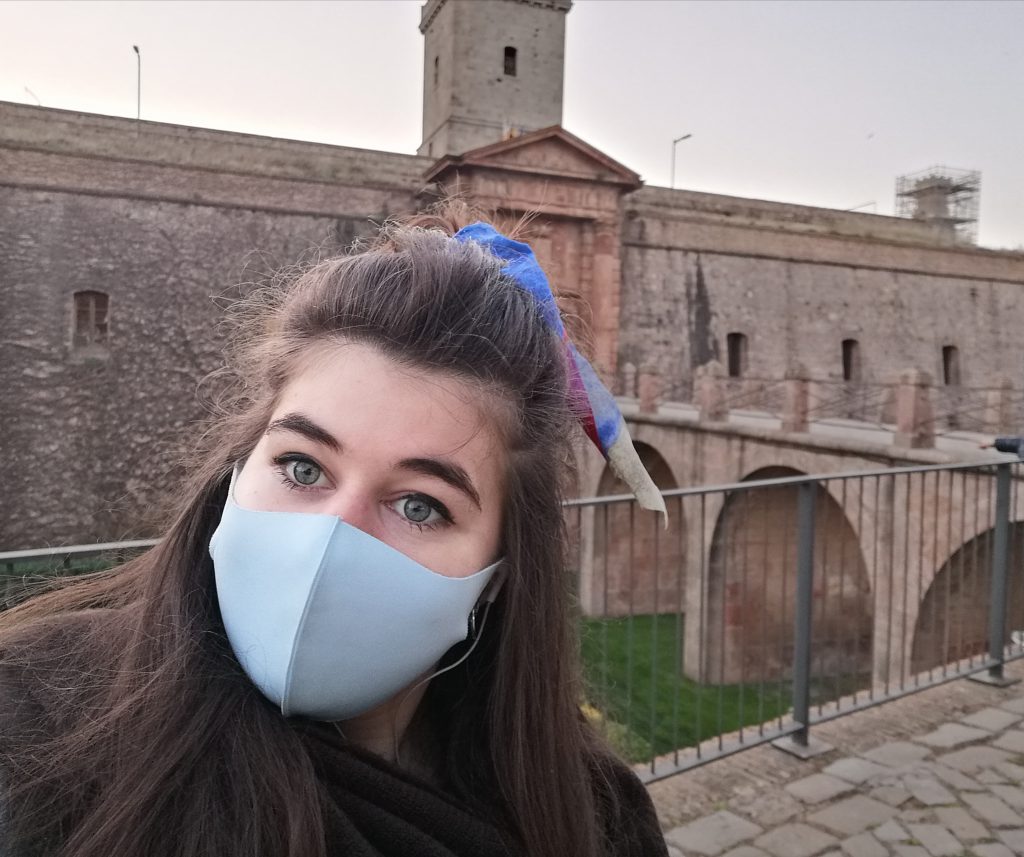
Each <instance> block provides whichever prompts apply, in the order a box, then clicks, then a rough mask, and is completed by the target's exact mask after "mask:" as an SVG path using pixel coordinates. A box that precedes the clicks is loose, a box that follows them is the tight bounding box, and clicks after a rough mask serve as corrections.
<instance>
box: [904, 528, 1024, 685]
mask: <svg viewBox="0 0 1024 857" xmlns="http://www.w3.org/2000/svg"><path fill="white" fill-rule="evenodd" d="M993 537H994V532H993V530H991V529H990V530H987V531H985V532H984V533H981V534H980V535H978V536H975V537H974V538H973V539H970V540H969V541H967V542H964V544H962V545H961V546H960V547H959V548H958V549H957V550H956V551H955V552H954V553H953V555H952V556H950V558H949V559H948V560H947V561H946V562H945V563H944V564H943V566H942V568H940V569H939V571H938V573H937V574H936V575H935V579H934V580H933V581H932V584H931V586H929V587H928V592H927V593H926V594H925V597H924V600H923V601H922V602H921V607H920V610H919V612H918V614H917V624H916V627H915V628H914V645H913V649H912V650H911V655H910V668H911V671H912V672H914V673H919V672H924V671H925V670H930V669H932V668H934V667H938V666H942V665H944V664H949V663H953V662H954V661H958V660H960V659H961V658H968V657H971V656H972V655H981V654H984V653H985V652H987V651H988V624H989V608H990V603H991V602H990V594H989V593H990V586H991V581H992V546H993V541H994V538H993ZM1005 609H1006V611H1007V613H1006V641H1005V642H1007V643H1009V642H1010V635H1011V634H1012V633H1013V632H1014V631H1022V630H1024V522H1020V521H1015V522H1013V523H1011V524H1010V532H1009V544H1008V553H1007V579H1006V604H1005Z"/></svg>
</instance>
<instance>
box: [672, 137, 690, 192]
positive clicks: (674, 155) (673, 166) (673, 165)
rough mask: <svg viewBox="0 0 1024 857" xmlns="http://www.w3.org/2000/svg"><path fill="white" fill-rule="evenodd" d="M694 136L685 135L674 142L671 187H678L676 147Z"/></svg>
mask: <svg viewBox="0 0 1024 857" xmlns="http://www.w3.org/2000/svg"><path fill="white" fill-rule="evenodd" d="M692 136H693V134H683V136H682V137H676V138H675V139H674V140H673V141H672V178H671V180H670V182H669V187H673V188H674V187H675V186H676V146H678V145H679V144H680V143H682V142H683V140H689V139H690V138H691V137H692Z"/></svg>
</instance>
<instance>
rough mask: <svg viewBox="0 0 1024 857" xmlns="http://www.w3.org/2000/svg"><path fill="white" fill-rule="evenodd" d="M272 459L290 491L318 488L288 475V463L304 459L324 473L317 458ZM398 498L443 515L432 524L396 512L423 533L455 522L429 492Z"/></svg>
mask: <svg viewBox="0 0 1024 857" xmlns="http://www.w3.org/2000/svg"><path fill="white" fill-rule="evenodd" d="M272 461H273V462H274V465H275V467H276V469H277V472H278V474H279V475H280V477H281V482H282V483H283V484H284V485H285V487H287V488H288V490H290V491H314V490H316V489H314V488H312V487H310V486H308V485H300V484H299V483H298V482H296V481H295V480H294V479H292V478H291V477H290V476H289V475H288V465H289V464H295V463H297V462H303V461H304V462H308V463H309V464H312V465H314V466H315V467H317V468H318V469H319V470H320V472H321V473H322V472H323V468H322V467H320V465H319V464H318V463H317V462H316V460H315V459H313V458H310V457H309V456H308V455H300V454H298V453H294V452H289V453H285V454H284V455H278V456H275V457H274V458H273V459H272ZM397 500H422V501H423V502H424V503H426V504H427V505H428V506H430V508H431V509H433V510H434V511H435V512H437V514H438V515H440V516H441V520H440V521H435V522H434V523H432V524H422V523H418V522H416V521H410V520H409V519H408V518H405V517H403V516H402V515H400V514H398V513H397V512H395V513H394V514H395V515H397V516H398V518H399V519H401V520H402V521H403V522H404V523H406V524H408V525H409V526H410V527H415V528H416V529H417V530H419V531H420V532H421V533H422V532H423V531H424V530H437V529H440V528H441V527H447V526H450V525H451V524H454V523H455V520H454V519H453V518H452V513H451V512H449V511H448V507H447V506H445V505H444V503H441V502H440V501H439V500H435V499H434V498H433V497H431V496H429V495H428V494H420V493H417V492H415V491H413V492H410V493H408V494H403V495H402V496H401V497H398V498H397Z"/></svg>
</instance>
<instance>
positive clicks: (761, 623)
mask: <svg viewBox="0 0 1024 857" xmlns="http://www.w3.org/2000/svg"><path fill="white" fill-rule="evenodd" d="M802 475H804V474H803V473H801V472H800V471H798V470H795V469H793V468H790V467H781V466H769V467H763V468H761V469H759V470H755V471H754V472H752V473H750V474H748V475H747V476H746V477H745V478H744V479H743V480H742V481H744V482H749V481H754V480H760V479H775V478H781V477H786V476H802ZM797 498H798V488H797V487H796V486H791V485H780V486H772V487H767V488H759V489H755V490H752V491H734V492H731V493H730V494H728V495H727V496H726V498H725V502H724V504H723V506H722V510H721V512H720V513H719V515H718V518H717V520H716V521H715V526H714V531H713V535H712V538H711V549H710V556H709V562H708V581H707V591H706V596H705V597H706V601H705V613H706V617H707V618H706V625H705V633H704V634H703V635H702V636H703V643H704V650H705V657H704V658H703V665H702V671H703V677H704V679H705V680H706V681H708V682H712V683H716V684H736V683H743V682H749V681H760V680H762V679H778V678H782V677H785V676H788V675H789V673H790V671H791V665H792V660H793V642H794V631H793V622H794V615H793V607H794V604H795V598H796V561H797V502H798V499H797ZM813 605H814V616H813V634H814V638H813V648H812V674H816V675H835V674H836V673H837V672H838V673H840V674H842V675H845V676H849V677H851V678H853V677H854V676H860V677H862V678H864V680H866V677H867V676H869V675H870V671H871V641H872V612H873V610H872V601H871V591H870V583H869V575H868V571H867V566H866V564H865V561H864V557H863V554H862V552H861V547H860V542H859V539H858V536H857V533H856V532H855V530H854V528H853V526H852V525H851V524H850V522H849V520H848V519H847V516H846V514H845V512H844V510H843V508H842V506H841V505H840V504H839V502H837V501H836V499H835V498H834V497H833V496H832V495H831V494H830V493H829V492H828V491H827V490H826V489H824V488H822V487H820V486H819V487H818V488H817V494H816V496H815V549H814V599H813Z"/></svg>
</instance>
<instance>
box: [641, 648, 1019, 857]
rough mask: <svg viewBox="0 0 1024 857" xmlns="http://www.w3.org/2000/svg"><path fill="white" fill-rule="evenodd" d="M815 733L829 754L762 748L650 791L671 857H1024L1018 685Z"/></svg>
mask: <svg viewBox="0 0 1024 857" xmlns="http://www.w3.org/2000/svg"><path fill="white" fill-rule="evenodd" d="M1008 674H1009V675H1010V676H1011V677H1012V676H1014V675H1015V674H1016V676H1017V677H1020V676H1021V675H1024V673H1022V672H1021V669H1020V668H1017V669H1012V668H1011V669H1008ZM812 734H813V735H814V736H815V737H816V738H819V739H821V740H824V741H826V742H828V743H829V744H832V745H833V747H834V749H833V750H832V751H831V752H829V753H828V754H826V755H823V756H821V757H818V758H816V759H814V760H810V761H801V760H798V759H796V758H794V757H792V756H788V755H787V754H784V753H782V752H781V751H780V750H776V749H774V748H771V747H758V748H755V749H752V750H749V751H746V752H744V753H741V754H738V755H736V756H733V757H730V758H727V759H722V760H719V761H717V762H712V763H710V764H708V765H706V766H704V767H702V768H699V769H694V770H692V771H689V772H685V773H683V774H679V775H677V776H675V777H672V778H670V779H668V780H664V781H662V782H659V783H653V784H652V785H651V786H650V790H651V794H652V797H653V798H654V801H655V804H656V806H657V807H658V811H659V816H660V817H661V820H662V824H663V826H664V828H665V830H666V840H667V841H668V843H669V853H670V854H671V855H672V857H697V856H698V855H699V856H700V857H816V855H822V857H887V855H896V856H897V857H1013V855H1024V684H1016V685H1012V686H1010V687H1005V688H997V687H991V686H987V685H981V684H978V683H976V682H968V681H967V680H958V681H956V682H951V683H949V684H947V685H942V686H940V687H937V688H931V689H929V690H927V691H923V692H922V693H920V694H915V695H914V696H910V697H906V698H904V699H901V700H897V701H894V702H891V703H886V704H885V705H881V706H878V707H877V708H873V709H870V710H868V711H864V712H858V713H857V714H853V715H850V716H849V717H846V718H840V719H838V720H835V721H831V722H830V723H827V724H822V725H821V726H819V727H816V728H815V729H814V730H812ZM872 736H873V738H874V740H871V739H872Z"/></svg>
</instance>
